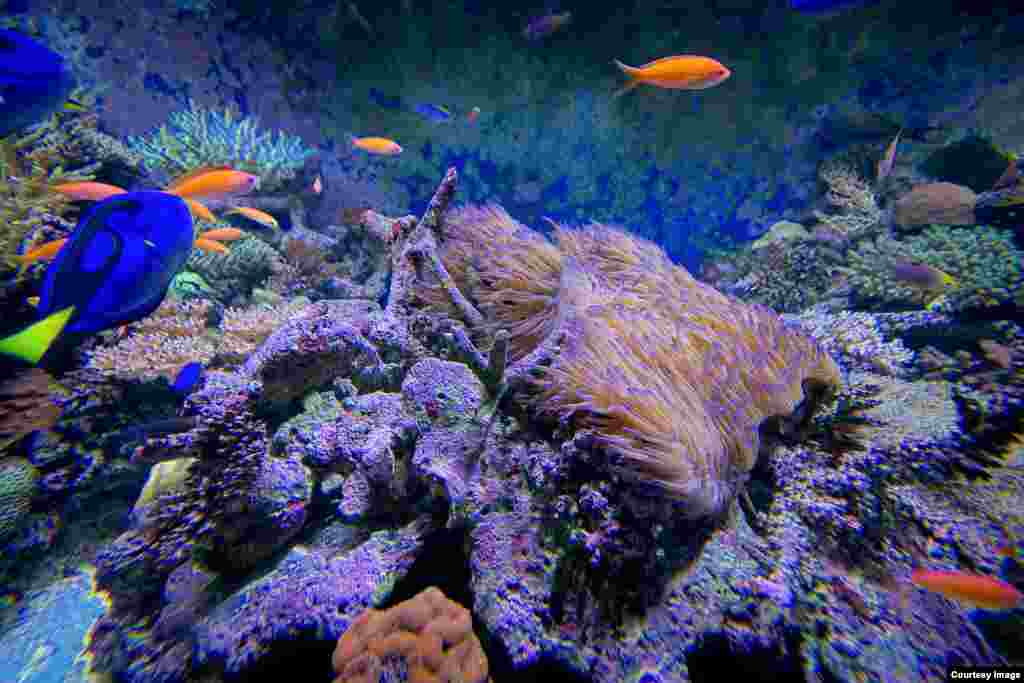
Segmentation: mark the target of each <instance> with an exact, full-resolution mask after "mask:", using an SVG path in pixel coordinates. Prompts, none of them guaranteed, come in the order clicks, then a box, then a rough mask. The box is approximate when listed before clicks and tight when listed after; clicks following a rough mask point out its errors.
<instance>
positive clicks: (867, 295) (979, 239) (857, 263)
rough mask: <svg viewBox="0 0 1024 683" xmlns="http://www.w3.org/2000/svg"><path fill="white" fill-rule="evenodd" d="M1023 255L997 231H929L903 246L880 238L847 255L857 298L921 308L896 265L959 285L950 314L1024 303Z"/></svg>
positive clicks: (949, 301) (952, 291) (949, 300)
mask: <svg viewBox="0 0 1024 683" xmlns="http://www.w3.org/2000/svg"><path fill="white" fill-rule="evenodd" d="M1022 257H1024V253H1022V252H1021V251H1020V250H1019V249H1017V248H1016V247H1015V246H1014V245H1013V240H1012V238H1011V237H1010V235H1009V234H1008V233H1006V232H1004V231H1001V230H998V229H995V228H986V227H974V228H971V229H949V228H945V227H940V226H931V227H929V228H926V229H925V230H924V231H923V232H921V234H919V235H914V236H913V237H909V238H907V239H905V240H895V239H892V238H887V237H880V238H878V239H877V240H875V241H868V242H862V243H861V244H860V245H858V248H857V249H856V250H855V251H853V252H851V253H850V254H849V277H850V283H851V284H852V285H853V286H854V288H855V291H856V293H857V295H858V296H860V297H861V298H863V299H864V300H865V301H866V302H868V303H874V304H876V305H881V306H886V305H888V306H892V305H902V306H915V307H916V306H921V305H923V304H924V303H926V301H925V300H924V298H923V294H922V292H921V291H920V290H917V289H914V288H913V287H910V286H908V285H907V284H905V283H903V282H900V281H898V280H897V279H896V278H895V277H894V276H893V268H892V266H893V264H894V263H896V262H898V261H905V262H911V263H920V264H924V265H927V266H932V267H934V268H938V269H939V270H941V271H943V272H944V273H948V274H949V275H951V276H952V277H954V278H955V279H956V280H957V285H956V286H954V287H952V288H949V289H947V291H946V293H945V304H944V305H943V306H944V307H948V308H949V309H950V310H965V309H968V308H985V307H991V306H999V305H1002V304H1007V303H1011V302H1017V304H1018V305H1020V304H1021V303H1022V302H1024V281H1022V278H1021V263H1022Z"/></svg>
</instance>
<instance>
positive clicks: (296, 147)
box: [128, 100, 315, 189]
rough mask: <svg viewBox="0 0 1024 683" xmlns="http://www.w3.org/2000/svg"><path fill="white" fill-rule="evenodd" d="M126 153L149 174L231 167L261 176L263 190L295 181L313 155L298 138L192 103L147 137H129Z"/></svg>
mask: <svg viewBox="0 0 1024 683" xmlns="http://www.w3.org/2000/svg"><path fill="white" fill-rule="evenodd" d="M128 148H129V149H130V150H131V151H133V152H135V153H137V154H139V155H141V156H142V158H143V160H144V163H145V164H146V167H147V168H149V169H150V170H156V171H161V172H163V173H166V174H168V175H171V176H175V175H179V174H181V173H186V172H188V171H191V170H194V169H196V168H199V167H202V166H216V165H230V166H232V167H234V168H237V169H239V170H243V171H248V172H250V173H254V174H256V175H258V176H260V180H261V183H262V186H263V188H264V189H273V188H274V187H275V186H278V185H280V184H281V183H282V182H284V181H286V180H288V179H290V178H292V177H294V175H295V171H296V170H297V169H299V168H301V167H302V165H303V164H304V163H305V161H306V159H307V158H308V157H310V156H311V155H313V154H314V153H315V150H313V149H310V148H308V147H306V146H305V145H304V144H303V142H302V139H301V138H298V137H292V136H289V135H286V134H285V133H283V132H281V131H277V135H276V136H275V135H274V133H273V132H270V131H261V130H260V128H259V122H258V120H257V119H256V118H255V117H248V116H244V117H243V116H241V115H240V114H239V113H238V111H237V109H236V108H235V107H234V106H229V107H228V108H226V109H225V110H224V111H215V110H211V109H206V108H204V107H202V106H200V105H198V104H196V103H195V102H194V101H192V100H189V106H188V109H186V110H183V111H177V112H173V113H172V114H171V116H170V120H169V121H168V122H167V123H166V124H164V125H162V126H160V127H159V128H158V129H156V130H155V131H153V132H152V133H151V134H150V135H148V136H140V137H132V138H129V139H128Z"/></svg>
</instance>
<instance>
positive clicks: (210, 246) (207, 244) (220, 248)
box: [194, 237, 229, 254]
mask: <svg viewBox="0 0 1024 683" xmlns="http://www.w3.org/2000/svg"><path fill="white" fill-rule="evenodd" d="M194 246H195V248H196V249H199V250H200V251H205V252H206V253H208V254H210V253H213V254H227V253H229V251H228V248H227V247H225V246H224V245H223V244H221V243H220V242H218V241H216V240H207V239H203V238H202V237H200V238H199V239H197V240H196V243H195V245H194Z"/></svg>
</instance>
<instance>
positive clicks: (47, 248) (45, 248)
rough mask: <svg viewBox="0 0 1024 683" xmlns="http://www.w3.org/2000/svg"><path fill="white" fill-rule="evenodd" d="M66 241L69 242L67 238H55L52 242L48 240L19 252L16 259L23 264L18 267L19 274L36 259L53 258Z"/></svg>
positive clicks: (45, 259) (46, 259)
mask: <svg viewBox="0 0 1024 683" xmlns="http://www.w3.org/2000/svg"><path fill="white" fill-rule="evenodd" d="M65 242H67V238H65V239H60V240H53V241H52V242H47V243H45V244H42V245H40V246H38V247H36V248H35V249H33V250H32V251H30V252H28V253H25V254H18V255H17V256H15V257H14V260H15V261H17V262H18V263H20V264H21V266H20V267H19V268H18V274H19V275H20V274H21V273H23V272H25V269H26V268H28V267H29V266H31V265H32V264H33V263H35V262H36V261H49V260H50V259H52V258H53V257H54V256H56V255H57V252H59V251H60V248H61V247H63V246H64V243H65Z"/></svg>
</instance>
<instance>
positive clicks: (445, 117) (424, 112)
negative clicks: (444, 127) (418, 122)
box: [413, 104, 452, 123]
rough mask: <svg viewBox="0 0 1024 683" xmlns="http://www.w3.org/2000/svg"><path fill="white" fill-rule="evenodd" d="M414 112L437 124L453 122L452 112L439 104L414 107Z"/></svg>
mask: <svg viewBox="0 0 1024 683" xmlns="http://www.w3.org/2000/svg"><path fill="white" fill-rule="evenodd" d="M413 111H415V112H416V113H417V114H419V115H420V116H422V117H424V118H426V119H428V120H430V121H434V122H436V123H443V122H445V121H451V120H452V113H451V111H449V110H448V108H447V107H442V106H440V105H437V104H417V105H416V106H415V107H413Z"/></svg>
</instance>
